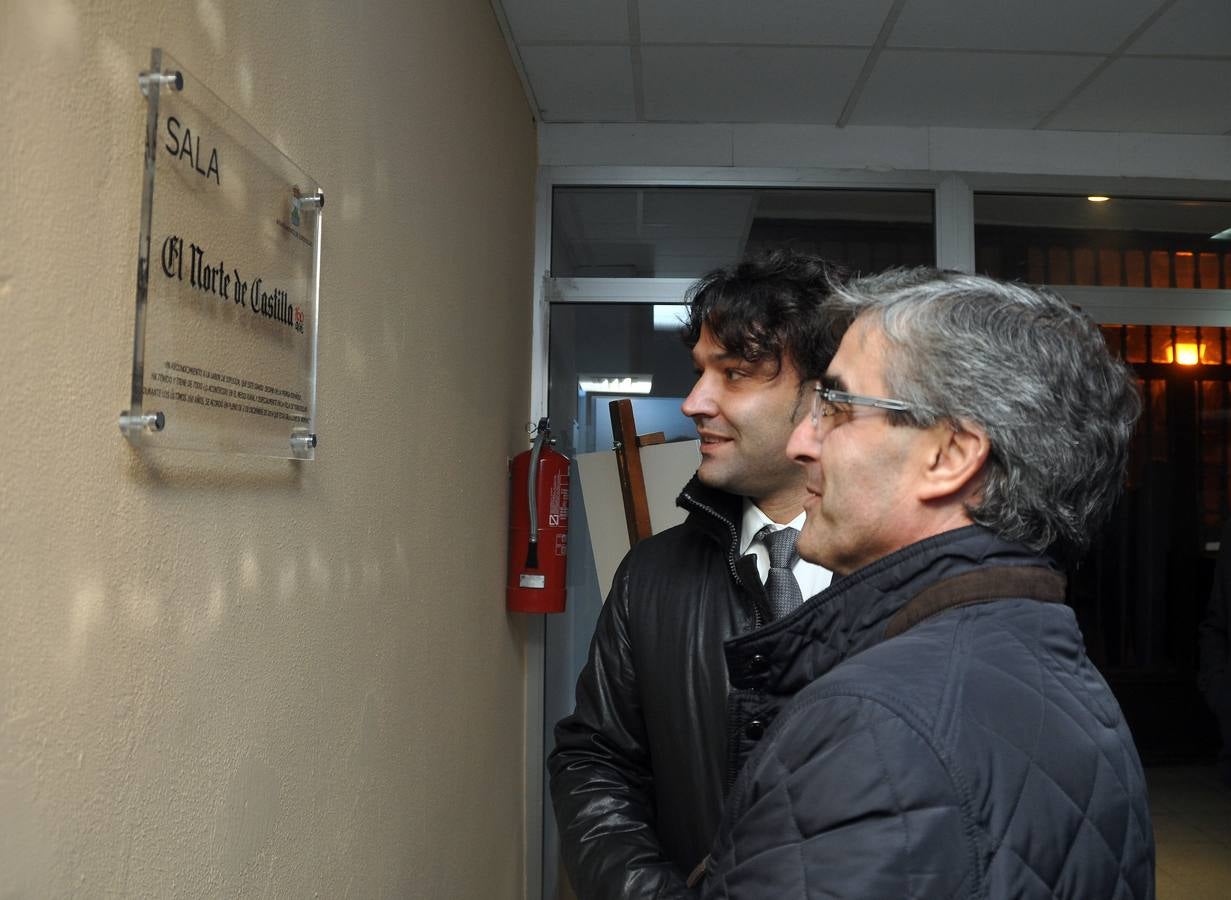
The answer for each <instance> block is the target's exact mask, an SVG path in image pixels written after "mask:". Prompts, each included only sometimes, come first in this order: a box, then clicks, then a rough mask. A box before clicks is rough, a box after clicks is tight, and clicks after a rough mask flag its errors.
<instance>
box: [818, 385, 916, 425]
mask: <svg viewBox="0 0 1231 900" xmlns="http://www.w3.org/2000/svg"><path fill="white" fill-rule="evenodd" d="M851 406H871V407H873V408H875V409H883V410H887V411H892V412H906V411H908V410H909V409H910V408H911V407H910V404H909V403H907V402H906V401H905V400H888V399H886V398H884V397H866V396H864V395H863V394H848V393H847V392H846V391H837V390H834V389H833V388H827V387H825V385H823V384H820V383H818V384H817V386H816V393H815V394H814V395H813V397H812V426H813V427H814V428H816V427H819V425H820V421H821V419H833V420H834V421H833V424H837V423H838V420H837V419H836V418H835V417H836V416H840V415H844V414H849V413H850V409H849V407H851Z"/></svg>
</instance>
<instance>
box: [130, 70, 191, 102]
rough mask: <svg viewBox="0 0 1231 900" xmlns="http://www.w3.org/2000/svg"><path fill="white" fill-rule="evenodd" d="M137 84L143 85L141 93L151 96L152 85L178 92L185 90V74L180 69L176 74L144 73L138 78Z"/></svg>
mask: <svg viewBox="0 0 1231 900" xmlns="http://www.w3.org/2000/svg"><path fill="white" fill-rule="evenodd" d="M137 84H139V85H141V93H143V94H145V96H147V97H148V96H149V95H150V85H159V86H161V85H165V86H167V87H173V88H175V89H176V90H177V91H182V90H183V89H184V73H183V72H180V71H179V70H178V69H177V70H176V71H174V72H142V73H141V74H140V75H138V76H137Z"/></svg>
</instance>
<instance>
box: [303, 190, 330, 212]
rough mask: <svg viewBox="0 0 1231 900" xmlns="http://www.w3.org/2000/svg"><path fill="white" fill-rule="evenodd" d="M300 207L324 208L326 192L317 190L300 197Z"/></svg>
mask: <svg viewBox="0 0 1231 900" xmlns="http://www.w3.org/2000/svg"><path fill="white" fill-rule="evenodd" d="M299 208H300V209H324V208H325V192H324V191H317V192H316V193H315V194H309V195H306V196H303V197H300V198H299Z"/></svg>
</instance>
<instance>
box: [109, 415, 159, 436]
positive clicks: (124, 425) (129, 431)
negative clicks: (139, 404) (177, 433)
mask: <svg viewBox="0 0 1231 900" xmlns="http://www.w3.org/2000/svg"><path fill="white" fill-rule="evenodd" d="M166 424H167V417H166V416H164V415H163V414H162V411H161V410H159V411H158V412H152V413H142V414H141V415H139V416H130V415H129V414H128V410H124V411H123V412H122V413H120V433H121V434H123V435H124V437H127V438H131V437H135V436H136V435H138V434H140V433H141V432H143V431H162V429H163V427H164V426H165V425H166Z"/></svg>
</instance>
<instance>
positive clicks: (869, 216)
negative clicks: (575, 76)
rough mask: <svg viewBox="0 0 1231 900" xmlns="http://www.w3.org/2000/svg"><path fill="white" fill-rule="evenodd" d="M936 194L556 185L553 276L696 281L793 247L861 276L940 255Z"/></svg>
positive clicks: (924, 262) (928, 263)
mask: <svg viewBox="0 0 1231 900" xmlns="http://www.w3.org/2000/svg"><path fill="white" fill-rule="evenodd" d="M932 209H933V202H932V192H931V191H848V190H784V189H753V188H705V187H698V188H639V187H560V188H556V190H555V194H554V196H553V199H552V248H551V272H552V274H553V275H555V276H557V277H571V278H578V277H605V278H612V277H623V278H695V277H698V276H701V275H704V274H705V273H706V272H709V271H710V270H712V269H715V268H718V267H719V266H726V265H730V264H731V263H733V262H736V261H738V260H739V259H740V258H741V257H743V256H744V255H745V254H746V253H748V252H753V251H756V250H761V249H766V248H770V247H780V246H787V247H791V248H793V249H795V250H799V251H801V252H807V253H814V254H817V255H820V256H823V257H825V258H826V259H828V260H829V261H831V262H835V263H839V264H842V265H845V266H847V267H849V268H851V269H852V270H855V271H859V272H865V273H866V272H877V271H880V270H882V269H886V268H889V267H891V266H915V265H930V264H932V263H933V262H934V261H935V258H936V255H935V244H936V241H935V231H934V228H933V222H932Z"/></svg>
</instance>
